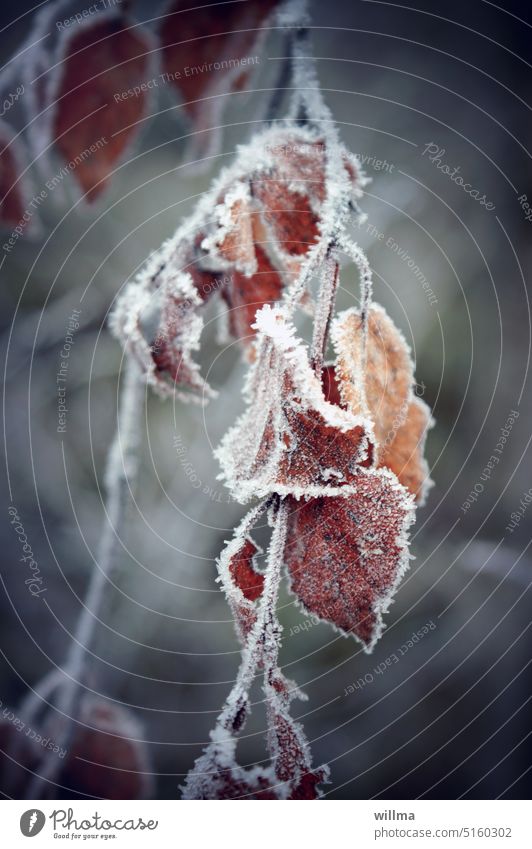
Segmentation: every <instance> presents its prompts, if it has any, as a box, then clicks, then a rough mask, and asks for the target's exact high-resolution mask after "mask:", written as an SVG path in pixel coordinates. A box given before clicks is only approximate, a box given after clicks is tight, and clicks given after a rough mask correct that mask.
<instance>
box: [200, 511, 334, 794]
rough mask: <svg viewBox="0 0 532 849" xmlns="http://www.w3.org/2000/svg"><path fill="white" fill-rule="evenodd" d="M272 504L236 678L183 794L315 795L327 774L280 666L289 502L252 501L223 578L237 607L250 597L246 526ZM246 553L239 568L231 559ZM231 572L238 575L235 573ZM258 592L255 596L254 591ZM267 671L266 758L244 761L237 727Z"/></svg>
mask: <svg viewBox="0 0 532 849" xmlns="http://www.w3.org/2000/svg"><path fill="white" fill-rule="evenodd" d="M267 505H270V510H269V511H268V521H269V523H270V524H271V525H272V526H273V532H272V538H271V542H270V547H269V550H268V559H267V565H266V569H265V572H264V575H263V580H262V582H261V583H260V594H258V595H257V591H256V585H255V583H254V581H253V580H252V581H251V586H252V588H253V589H252V596H253V597H254V600H255V602H256V607H255V608H253V613H254V621H253V625H252V628H251V629H250V631H249V632H248V633H246V634H244V635H243V642H244V648H243V651H242V662H241V664H240V668H239V670H238V675H237V678H236V681H235V684H234V686H233V688H232V690H231V692H230V694H229V696H228V697H227V699H226V702H225V705H224V707H223V709H222V712H221V713H220V716H219V717H218V720H217V723H216V726H215V728H214V729H213V731H212V732H211V742H210V743H209V745H208V746H207V747H206V749H205V751H204V752H203V754H202V755H201V756H200V757H199V758H198V759H197V761H196V763H195V765H194V767H193V769H192V770H191V771H190V773H189V774H188V776H187V780H186V783H185V786H184V788H183V798H185V799H236V798H260V799H311V798H317V797H318V795H319V787H318V785H319V784H320V783H322V782H323V781H325V780H326V778H327V775H328V771H327V768H326V767H320V768H318V769H314V768H313V766H312V759H311V755H310V749H309V745H308V741H307V739H306V737H305V734H304V732H303V729H302V727H301V726H300V725H299V723H297V722H296V721H295V720H294V719H293V718H292V717H291V716H290V711H289V707H290V702H291V701H292V699H294V698H305V696H304V695H303V694H302V693H301V692H300V691H299V690H298V688H297V687H296V686H295V685H294V684H293V682H291V681H288V679H287V678H286V677H285V676H284V675H283V673H282V671H281V669H280V668H279V656H278V655H279V645H280V634H281V630H282V629H281V626H280V624H279V622H278V620H277V614H276V605H277V598H278V590H279V582H280V580H281V574H282V569H281V567H282V559H283V553H284V547H285V542H286V533H287V524H286V519H287V510H286V505H285V504H284V503H283V502H281V501H279V499H274V500H272V501H271V502H270V501H267V502H263V503H262V504H259V505H258V506H257V507H255V508H253V509H252V510H251V511H250V512H249V513H248V515H247V516H246V517H245V518H244V519H243V521H242V522H241V523H240V525H239V527H238V528H237V530H236V532H235V536H234V539H233V540H231V542H230V543H228V545H227V547H226V549H225V550H224V552H223V554H222V556H221V557H220V560H219V562H218V567H219V572H220V580H221V581H222V584H223V586H224V589H225V591H226V594H227V597H228V600H229V603H230V605H231V608H232V610H233V611H234V610H235V609H236V608H237V607H238V605H240V604H241V602H242V600H244V601H246V602H247V604H248V605H251V604H252V601H251V599H249V598H247V597H246V595H245V594H247V596H249V595H250V593H249V586H250V581H249V580H248V579H249V578H250V577H251V576H250V574H249V572H248V567H249V565H250V564H249V557H250V556H251V557H252V556H253V553H254V551H255V550H256V546H255V544H254V543H251V546H248V545H247V543H249V542H251V541H250V537H249V531H250V529H251V528H252V527H253V526H254V524H255V523H256V522H257V520H258V518H259V517H260V516H261V515H262V513H263V511H264V509H265V507H266V506H267ZM242 557H244V569H243V570H241V569H240V568H239V567H238V566H236V565H235V564H237V563H239V562H241V560H242ZM235 576H237V577H236V578H235ZM255 597H256V598H255ZM259 669H262V671H263V675H264V682H263V690H264V694H265V697H266V714H267V719H268V734H267V738H266V743H267V748H268V753H269V756H270V760H271V763H270V764H269V765H268V766H255V767H252V768H251V769H244V768H243V767H241V766H240V765H239V764H238V762H237V757H236V748H237V742H238V737H237V735H238V733H239V732H240V731H241V730H242V728H243V727H244V724H245V721H246V719H247V716H248V714H249V711H250V699H249V690H250V687H251V685H252V683H253V679H254V676H255V674H256V672H257V670H259Z"/></svg>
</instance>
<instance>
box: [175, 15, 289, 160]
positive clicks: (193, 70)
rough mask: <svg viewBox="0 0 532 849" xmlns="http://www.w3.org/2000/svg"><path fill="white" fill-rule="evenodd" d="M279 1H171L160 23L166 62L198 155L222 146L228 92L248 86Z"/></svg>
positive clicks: (193, 152) (205, 154) (202, 155)
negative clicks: (267, 27)
mask: <svg viewBox="0 0 532 849" xmlns="http://www.w3.org/2000/svg"><path fill="white" fill-rule="evenodd" d="M278 4H279V0H247V2H245V3H231V4H215V5H208V6H198V4H197V3H194V2H191V0H175V2H173V3H170V4H169V6H168V9H167V11H166V14H165V15H164V16H163V18H162V22H161V26H160V29H159V38H160V44H161V64H162V67H163V72H164V73H165V74H167V75H168V80H169V82H170V84H171V85H173V86H174V87H175V89H176V90H177V91H178V93H179V95H180V96H181V97H182V98H183V101H184V104H183V106H184V109H185V111H186V113H187V115H188V117H189V118H190V120H191V122H192V126H193V130H194V131H195V134H196V137H195V144H194V146H193V149H192V151H191V153H192V155H194V156H195V157H205V156H208V155H212V154H214V153H216V152H217V150H218V147H219V144H220V136H221V130H222V128H221V127H220V124H221V123H222V112H223V109H224V107H225V106H226V105H227V102H228V99H229V98H228V97H227V95H230V94H231V92H234V91H240V90H241V89H243V88H244V87H245V85H246V83H247V81H248V79H249V76H250V74H251V73H252V72H253V69H254V68H255V67H256V65H257V63H258V62H260V52H261V48H262V41H263V35H264V34H265V33H266V30H264V32H261V30H260V27H263V26H265V25H266V23H267V18H268V16H269V14H270V12H271V11H272V10H273V9H274V8H275V6H277V5H278Z"/></svg>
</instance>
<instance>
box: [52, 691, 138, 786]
mask: <svg viewBox="0 0 532 849" xmlns="http://www.w3.org/2000/svg"><path fill="white" fill-rule="evenodd" d="M56 721H57V720H54V722H56ZM79 722H80V725H79V726H78V728H77V729H76V732H75V735H74V738H73V740H72V743H71V746H70V748H69V750H68V753H67V756H66V758H65V763H64V768H63V771H62V773H61V777H60V781H61V784H64V785H66V786H67V787H69V789H70V790H71V791H72V792H75V793H79V794H82V795H87V796H96V797H100V798H103V799H144V798H146V797H147V796H148V795H149V793H150V789H151V781H150V775H149V767H148V759H147V756H146V751H145V748H144V746H143V744H142V742H141V740H142V737H143V733H142V728H141V727H140V726H139V723H138V722H137V721H136V720H135V718H134V717H133V716H132V715H131V713H130V712H129V711H127V710H126V709H125V708H122V707H119V706H118V705H111V704H108V703H106V702H103V701H100V700H99V699H97V698H94V697H92V696H90V697H89V696H87V695H85V696H84V697H83V700H82V703H81V711H80V719H79ZM53 727H54V723H51V725H50V728H51V732H52V736H53Z"/></svg>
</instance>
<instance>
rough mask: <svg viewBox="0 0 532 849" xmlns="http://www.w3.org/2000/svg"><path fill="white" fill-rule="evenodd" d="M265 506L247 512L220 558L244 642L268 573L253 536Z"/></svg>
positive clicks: (222, 577)
mask: <svg viewBox="0 0 532 849" xmlns="http://www.w3.org/2000/svg"><path fill="white" fill-rule="evenodd" d="M264 506H265V505H264V504H261V505H259V506H258V507H255V508H254V509H253V510H251V511H250V512H249V513H248V514H247V516H245V518H244V519H243V520H242V522H241V523H240V525H239V526H238V528H237V529H236V530H235V533H234V537H233V539H232V540H231V541H230V542H229V543H227V545H226V547H225V548H224V550H223V551H222V553H221V555H220V557H219V559H218V574H219V578H218V580H219V581H221V583H222V586H223V588H224V592H225V594H226V596H227V600H228V602H229V605H230V607H231V611H232V613H233V616H234V619H235V626H236V630H237V633H238V636H239V638H240V640H241V642H242V643H245V642H246V639H247V637H248V636H249V634H250V632H251V629H252V628H253V626H254V624H255V622H256V618H257V608H256V604H255V602H256V601H257V599H259V598H260V596H261V595H262V592H263V589H264V575H263V573H262V572H261V571H260V570H259V569H258V568H257V564H256V558H257V556H258V555H259V554H261V553H262V551H261V549H260V548H259V547H258V546H257V544H256V543H255V542H254V541H253V539H252V538H251V536H250V530H251V528H252V527H253V526H254V525H255V524H256V522H257V520H258V518H259V516H260V515H261V513H262V511H263V508H264Z"/></svg>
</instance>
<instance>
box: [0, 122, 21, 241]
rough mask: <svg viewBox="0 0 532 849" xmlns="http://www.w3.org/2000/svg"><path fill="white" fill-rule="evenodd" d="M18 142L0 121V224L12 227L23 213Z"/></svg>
mask: <svg viewBox="0 0 532 849" xmlns="http://www.w3.org/2000/svg"><path fill="white" fill-rule="evenodd" d="M21 170H22V167H21V157H20V151H19V142H18V140H17V139H16V138H15V136H14V133H13V132H12V131H11V129H10V128H9V127H8V126H7V124H5V123H4V122H3V121H0V223H1V224H4V225H8V226H14V225H16V224H18V223H19V222H20V223H21V225H22V226H23V227H25V226H26V225H25V223H24V221H22V218H23V216H24V212H25V204H26V200H25V194H26V192H25V181H24V180H22V179H21Z"/></svg>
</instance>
